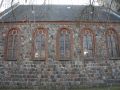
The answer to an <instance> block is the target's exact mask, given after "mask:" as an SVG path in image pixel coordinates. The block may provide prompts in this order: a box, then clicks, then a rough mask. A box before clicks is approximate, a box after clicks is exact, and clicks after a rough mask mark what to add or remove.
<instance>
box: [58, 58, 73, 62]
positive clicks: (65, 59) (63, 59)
mask: <svg viewBox="0 0 120 90" xmlns="http://www.w3.org/2000/svg"><path fill="white" fill-rule="evenodd" d="M70 60H71V59H70V58H61V59H59V61H70Z"/></svg>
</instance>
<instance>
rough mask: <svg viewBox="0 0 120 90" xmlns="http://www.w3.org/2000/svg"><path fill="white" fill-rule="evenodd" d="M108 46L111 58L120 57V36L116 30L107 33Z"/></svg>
mask: <svg viewBox="0 0 120 90" xmlns="http://www.w3.org/2000/svg"><path fill="white" fill-rule="evenodd" d="M106 44H107V49H108V56H109V57H110V58H116V57H120V50H119V40H118V34H117V32H116V31H115V30H114V29H109V30H107V31H106Z"/></svg>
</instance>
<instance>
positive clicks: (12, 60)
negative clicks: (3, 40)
mask: <svg viewBox="0 0 120 90" xmlns="http://www.w3.org/2000/svg"><path fill="white" fill-rule="evenodd" d="M6 61H17V59H7V60H6Z"/></svg>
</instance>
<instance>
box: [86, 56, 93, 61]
mask: <svg viewBox="0 0 120 90" xmlns="http://www.w3.org/2000/svg"><path fill="white" fill-rule="evenodd" d="M84 60H87V61H93V60H94V57H84Z"/></svg>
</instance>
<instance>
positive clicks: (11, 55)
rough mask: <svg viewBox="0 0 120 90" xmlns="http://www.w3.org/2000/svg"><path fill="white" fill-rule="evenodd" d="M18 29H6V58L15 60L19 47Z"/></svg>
mask: <svg viewBox="0 0 120 90" xmlns="http://www.w3.org/2000/svg"><path fill="white" fill-rule="evenodd" d="M19 33H20V31H19V30H18V29H16V28H13V29H11V30H9V31H8V34H7V43H6V45H7V46H6V57H5V58H6V60H17V59H18V55H19V48H20V35H19Z"/></svg>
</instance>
